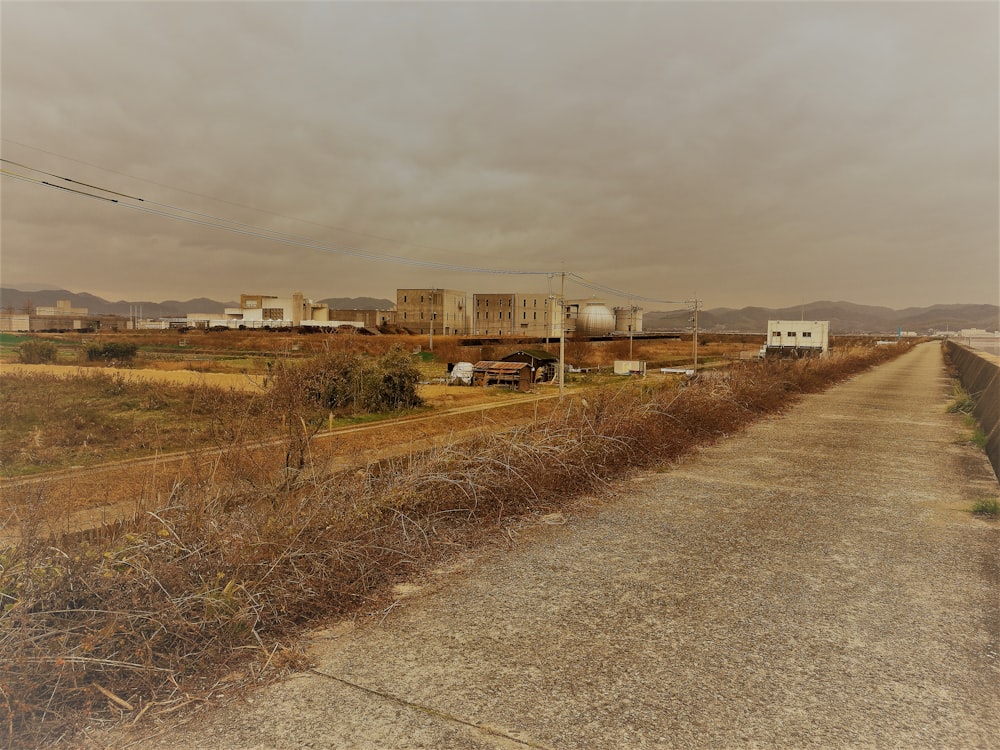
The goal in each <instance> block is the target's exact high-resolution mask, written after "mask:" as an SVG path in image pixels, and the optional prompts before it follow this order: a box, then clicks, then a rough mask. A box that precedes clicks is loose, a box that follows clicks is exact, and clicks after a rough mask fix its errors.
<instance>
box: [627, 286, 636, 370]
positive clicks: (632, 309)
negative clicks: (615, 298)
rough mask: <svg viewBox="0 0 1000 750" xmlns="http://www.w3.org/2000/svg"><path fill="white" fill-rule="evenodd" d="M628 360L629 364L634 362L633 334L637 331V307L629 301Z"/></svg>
mask: <svg viewBox="0 0 1000 750" xmlns="http://www.w3.org/2000/svg"><path fill="white" fill-rule="evenodd" d="M628 314H629V323H628V359H629V362H631V361H632V334H633V332H634V331H635V305H633V304H632V300H629V301H628Z"/></svg>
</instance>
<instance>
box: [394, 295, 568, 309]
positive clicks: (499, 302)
mask: <svg viewBox="0 0 1000 750" xmlns="http://www.w3.org/2000/svg"><path fill="white" fill-rule="evenodd" d="M403 301H404V302H405V301H406V297H405V296H404V297H403ZM480 303H482V307H489V306H490V301H489V300H488V299H479V298H478V297H477V298H476V307H479V306H480ZM548 304H549V300H548V298H546V299H543V300H542V305H543V306H545V305H548ZM497 305H498V306H499V307H503V299H502V298H501V299H499V300H497ZM513 306H514V299H513V298H510V299H509V304H508V305H507V307H513ZM527 306H528V300H527V298H525V299H522V300H521V307H527ZM531 306H532V307H538V298H537V297H536V298H534V299H532V300H531Z"/></svg>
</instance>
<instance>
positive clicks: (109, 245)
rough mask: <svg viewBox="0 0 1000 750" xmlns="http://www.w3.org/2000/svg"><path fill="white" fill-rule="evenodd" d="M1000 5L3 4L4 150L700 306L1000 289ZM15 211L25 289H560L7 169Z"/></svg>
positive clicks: (9, 216) (137, 187)
mask: <svg viewBox="0 0 1000 750" xmlns="http://www.w3.org/2000/svg"><path fill="white" fill-rule="evenodd" d="M997 8H998V6H997V5H996V4H992V3H991V4H986V3H935V4H930V3H799V4H794V3H714V2H713V3H634V4H633V3H602V4H596V3H581V4H568V3H543V4H534V3H527V4H521V3H517V4H508V3H496V4H493V3H400V4H396V3H309V4H300V3H267V4H258V3H111V4H104V3H93V4H91V3H68V4H61V3H53V4H38V3H17V2H14V3H5V4H4V8H3V25H2V48H3V50H2V56H3V57H2V66H3V67H2V84H3V102H2V103H3V108H2V127H3V131H2V132H3V138H4V142H3V154H4V158H7V159H11V160H14V161H19V162H23V163H26V164H30V165H32V166H35V167H38V168H40V169H45V170H49V171H52V172H55V173H58V174H62V175H66V176H71V177H74V178H75V179H78V180H81V181H85V182H92V183H93V184H98V185H102V186H107V187H109V188H111V189H113V190H118V191H121V192H125V193H131V194H135V195H140V196H142V197H145V198H148V199H150V200H155V201H161V202H163V203H167V204H170V205H173V206H181V207H184V208H187V209H191V210H195V211H201V212H204V213H208V214H212V215H214V216H224V217H227V218H230V219H233V220H237V221H242V222H248V223H252V224H254V225H257V226H262V227H266V228H269V229H272V230H276V231H284V232H292V233H295V234H299V235H305V236H308V237H311V238H315V239H317V240H320V241H322V242H326V243H340V244H348V245H355V246H360V247H364V248H366V249H369V250H372V251H374V252H380V253H391V254H394V255H402V256H406V257H410V258H416V259H424V260H432V261H448V262H454V263H459V264H463V265H469V266H477V267H478V266H489V267H499V268H512V269H520V270H549V269H559V268H563V267H565V268H566V269H567V270H571V271H576V272H579V273H581V274H583V275H585V276H587V277H589V278H592V279H594V280H596V281H599V282H600V283H604V284H608V285H611V286H614V287H617V288H621V289H625V290H629V291H631V292H633V293H636V294H639V295H643V296H652V297H661V298H667V299H685V298H687V297H689V296H690V295H691V294H692V293H694V292H697V293H698V295H699V296H701V297H703V298H704V299H705V300H706V303H707V304H708V305H709V306H740V305H746V304H758V305H768V306H771V305H773V306H780V305H787V304H795V303H797V302H799V301H801V300H802V299H848V300H852V301H856V302H866V303H873V304H886V305H891V306H900V307H902V306H906V305H922V304H931V303H934V302H958V301H966V302H993V301H996V300H997V297H998V283H1000V282H998V275H1000V269H998V265H1000V261H998V225H1000V220H998V209H997V204H998V198H1000V196H998V166H997V165H998V153H997V132H998V113H997V112H998V105H997V100H998V94H997V91H998V88H1000V85H998V73H997V64H998V32H997V28H998V17H997V16H998V14H997ZM19 144H26V145H27V146H31V147H34V148H28V147H26V146H24V145H19ZM38 149H41V150H38ZM46 152H51V153H46ZM73 160H76V161H73ZM80 162H85V163H86V164H83V163H80ZM88 165H95V166H88ZM126 175H128V177H126ZM133 178H138V179H133ZM206 196H210V197H211V198H214V199H215V200H212V199H209V198H207V197H206ZM2 210H3V225H2V239H3V277H4V278H3V281H4V283H5V284H6V283H15V282H16V281H18V280H22V281H30V280H39V279H41V280H53V281H56V282H58V283H60V284H63V285H65V286H67V287H69V288H71V289H74V290H87V291H92V292H95V293H98V294H102V295H104V296H110V297H115V298H120V297H127V298H137V297H144V298H157V299H158V298H164V297H174V298H176V297H189V296H191V297H193V296H199V295H207V296H214V297H217V298H232V297H235V296H236V295H238V294H239V293H240V292H241V291H251V290H259V291H264V292H275V293H277V292H282V291H289V290H290V289H293V288H295V289H302V290H303V291H305V292H306V293H307V294H309V295H312V296H314V297H322V296H327V295H338V296H339V295H362V294H364V295H376V296H390V297H391V296H392V294H393V290H394V289H395V288H396V287H397V286H414V285H424V284H426V285H431V284H434V285H437V286H450V287H458V288H464V289H476V290H483V291H490V290H501V289H515V288H517V289H526V288H544V287H545V284H546V281H545V280H544V279H538V280H531V279H523V278H510V277H494V276H482V275H479V276H477V275H471V274H457V273H449V274H445V273H441V272H428V271H423V270H420V269H414V268H408V267H405V266H399V265H393V264H375V263H372V262H370V261H362V260H358V259H355V258H350V257H345V256H343V255H337V254H331V253H322V252H317V251H310V250H304V249H298V248H294V247H289V246H285V245H281V244H276V243H273V242H267V241H264V240H260V239H255V238H247V237H241V236H238V235H232V234H227V233H223V232H220V231H218V230H214V229H208V228H203V227H196V226H193V225H190V224H184V223H180V222H175V221H171V220H170V219H166V218H163V217H158V216H153V215H148V214H140V213H136V212H130V211H127V210H124V209H122V208H120V207H115V206H112V205H111V204H104V203H100V202H98V201H94V200H89V199H85V198H81V197H77V196H72V195H69V194H64V193H61V192H58V191H54V190H46V189H42V188H39V187H37V186H35V185H28V184H24V183H20V182H16V181H14V180H12V179H10V178H7V177H5V178H4V181H3V194H2ZM579 291H580V293H581V294H582V293H583V291H582V290H579Z"/></svg>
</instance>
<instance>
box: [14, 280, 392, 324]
mask: <svg viewBox="0 0 1000 750" xmlns="http://www.w3.org/2000/svg"><path fill="white" fill-rule="evenodd" d="M61 299H68V300H69V301H70V304H71V305H72V306H73V307H85V308H87V312H89V313H91V314H93V315H122V316H128V315H130V314H133V313H137V312H138V308H140V307H141V308H142V312H141V314H142V317H144V318H183V317H184V316H186V315H187V314H188V313H215V312H218V313H219V314H220V316H221V314H222V310H223V309H224V308H227V307H239V306H240V303H239V302H238V301H230V302H219V301H217V300H214V299H208V298H207V297H197V298H195V299H189V300H186V301H183V302H181V301H179V300H173V299H170V300H165V301H163V302H149V301H145V300H137V301H131V302H130V301H128V300H118V301H117V302H109V301H108V300H106V299H102V298H101V297H97V296H95V295H93V294H88V293H86V292H81V293H79V294H77V293H75V292H69V291H67V290H65V289H43V290H39V291H30V292H29V291H22V290H20V289H9V288H6V287H3V288H0V309H4V310H6V309H8V308H13V309H14V310H15V311H20V310H21V309H22V308H23V307H24V306H25V304H28V305H31V306H32V307H55V304H56V301H57V300H61ZM317 301H318V302H323V303H326V304H327V305H329V306H330V308H331V309H333V310H386V309H389V308H391V307H393V306H394V305H395V304H396V303H395V302H391V301H389V300H387V299H376V298H374V297H329V298H327V299H321V300H317Z"/></svg>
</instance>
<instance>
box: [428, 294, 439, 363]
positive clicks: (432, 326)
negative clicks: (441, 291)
mask: <svg viewBox="0 0 1000 750" xmlns="http://www.w3.org/2000/svg"><path fill="white" fill-rule="evenodd" d="M435 294H437V287H433V288H432V289H431V294H430V297H431V320H430V324H431V327H430V332H431V334H430V341H429V346H430V350H431V351H434V295H435Z"/></svg>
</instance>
